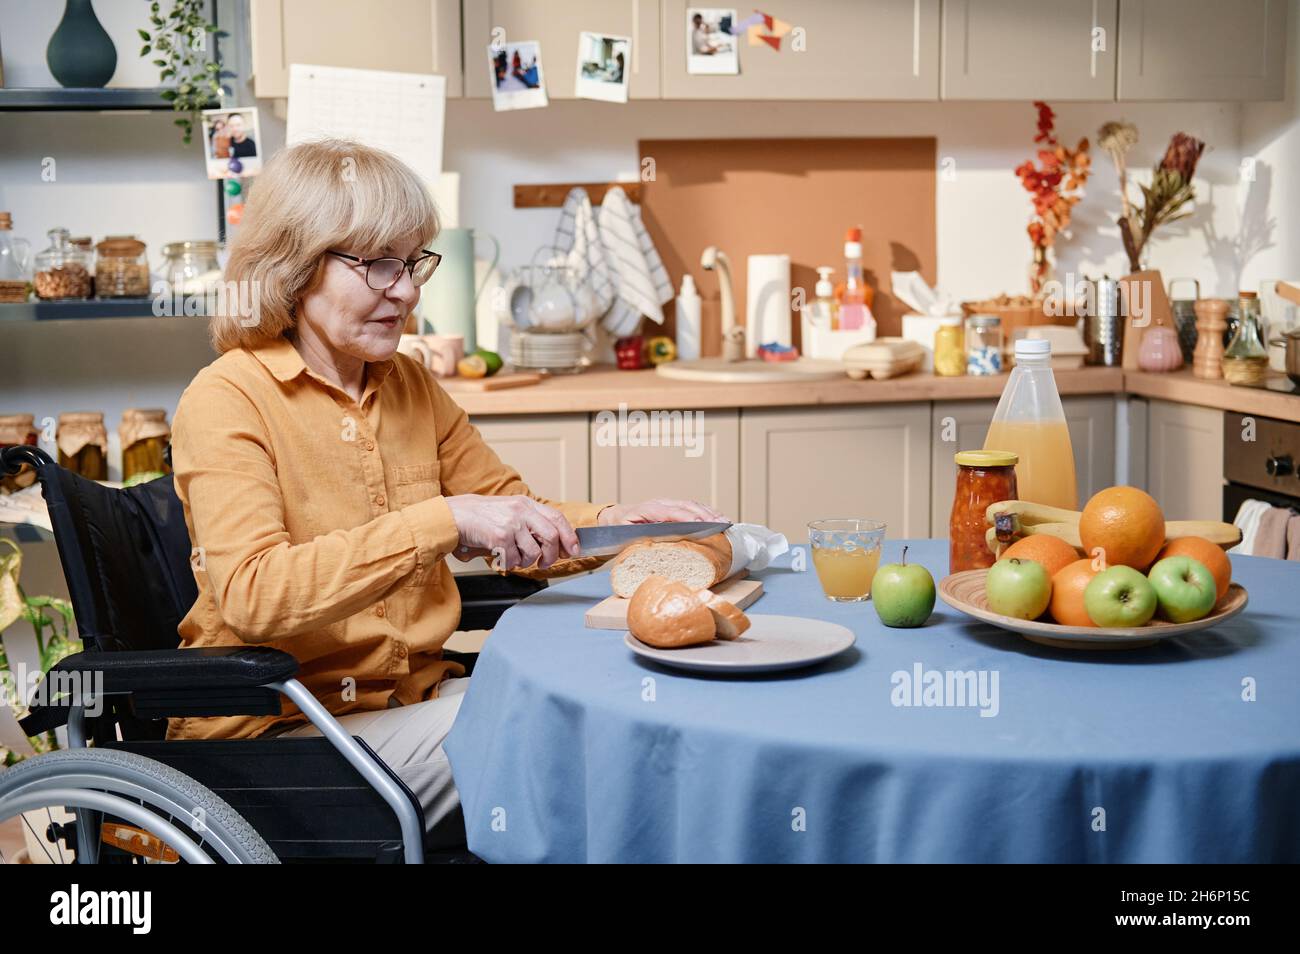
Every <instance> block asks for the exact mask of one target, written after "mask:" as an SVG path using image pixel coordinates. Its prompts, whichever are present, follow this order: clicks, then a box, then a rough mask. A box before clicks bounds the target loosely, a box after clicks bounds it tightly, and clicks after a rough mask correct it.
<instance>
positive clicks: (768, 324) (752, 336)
mask: <svg viewBox="0 0 1300 954" xmlns="http://www.w3.org/2000/svg"><path fill="white" fill-rule="evenodd" d="M745 289H746V291H745V356H746V357H748V358H752V357H754V356H755V355H756V354H757V353H758V346H759V345H761V344H768V343H769V342H772V341H775V342H778V343H779V344H783V345H789V344H793V343H794V340H793V338H792V337H791V332H790V256H789V255H751V256H749V262H748V281H747V282H746V285H745Z"/></svg>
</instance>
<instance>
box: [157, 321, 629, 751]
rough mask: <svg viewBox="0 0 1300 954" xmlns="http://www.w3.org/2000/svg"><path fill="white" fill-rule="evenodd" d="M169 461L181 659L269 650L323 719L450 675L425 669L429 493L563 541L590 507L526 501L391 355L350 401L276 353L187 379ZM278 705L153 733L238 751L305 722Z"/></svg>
mask: <svg viewBox="0 0 1300 954" xmlns="http://www.w3.org/2000/svg"><path fill="white" fill-rule="evenodd" d="M172 457H173V464H174V467H175V472H176V490H177V493H178V494H179V496H180V499H181V503H182V504H183V505H184V508H185V522H186V525H187V527H188V528H189V533H190V540H191V541H192V542H193V544H194V546H195V553H194V557H193V559H192V560H191V563H192V565H193V566H194V568H195V569H194V574H195V579H196V581H197V583H198V589H199V597H198V600H197V601H196V602H195V604H194V607H193V608H192V609H191V610H190V612H189V613H188V614H187V615H186V617H185V619H184V620H183V621H182V622H181V624H180V627H179V631H180V635H181V639H182V645H183V646H184V647H199V646H238V645H243V644H250V643H251V644H256V645H262V646H273V647H275V648H276V649H281V650H284V651H285V652H287V653H290V654H292V655H293V656H294V657H295V658H296V659H297V660H298V663H299V673H298V679H299V680H301V682H302V683H303V684H304V685H305V686H306V687H307V688H308V689H309V690H310V691H311V692H312V694H313V695H314V696H316V698H317V699H319V700H320V701H321V702H322V704H323V705H324V706H325V707H326V708H327V709H328V710H329V711H330V712H333V713H334V714H336V715H341V714H344V713H347V712H353V711H358V710H363V709H383V708H386V707H387V706H388V705H389V697H390V696H391V697H394V698H395V699H396V700H397V701H399V702H401V703H403V704H408V705H409V704H411V703H414V702H420V701H422V700H425V699H430V698H433V697H434V696H436V695H437V691H438V683H439V682H441V681H442V680H443V679H446V678H450V677H452V676H460V675H463V674H464V669H463V667H462V666H461V665H460V664H459V663H455V662H452V661H449V660H444V659H443V658H442V645H443V643H444V642H446V640H447V637H448V636H450V635H451V634H452V633H453V632H454V631H455V630H456V627H457V623H458V622H459V619H460V597H459V595H458V593H457V590H456V584H455V581H454V579H453V577H452V573H451V569H450V567H448V565H447V563H446V558H447V556H448V554H450V553H451V551H452V550H453V549H455V547H456V546H457V545H458V543H459V534H458V532H457V529H456V523H455V520H454V519H453V518H452V514H451V509H450V508H449V507H448V505H447V501H446V499H445V496H444V495H446V496H455V495H458V494H493V495H509V494H527V495H528V496H530V497H532V498H533V499H535V500H539V501H542V502H544V503H547V504H550V505H551V506H553V507H555V508H556V509H558V510H559V511H560V512H561V513H563V514H564V515H565V517H567V518H568V520H569V522H570V523H572V524H573V525H574V526H575V527H579V526H591V525H593V524H595V523H596V518H597V515H598V514H599V512H600V510H601V509H602V507H603V506H607V505H597V504H591V503H563V502H557V501H551V500H545V499H544V498H542V497H538V496H537V495H536V494H534V493H532V492H531V491H530V490H529V489H528V487H527V486H526V485H525V484H524V482H523V480H522V479H521V478H520V476H519V474H518V473H517V472H516V471H515V470H513V469H512V468H510V467H507V466H506V465H505V464H503V463H502V462H501V460H500V458H498V457H497V455H496V453H495V452H494V451H493V450H492V449H491V448H490V447H488V445H487V444H486V443H484V441H483V439H482V437H481V436H480V435H479V432H478V429H477V428H475V427H474V426H473V425H472V424H470V422H469V420H468V418H467V416H466V414H465V412H464V411H463V410H462V409H461V408H460V406H459V405H457V404H456V402H455V401H453V400H452V399H451V397H450V396H448V394H447V393H446V392H445V391H444V390H443V389H442V388H441V387H440V386H439V385H438V382H437V380H436V379H435V378H434V376H433V375H432V373H431V372H430V371H429V370H428V369H427V368H424V367H422V366H421V365H419V364H417V363H416V362H415V361H412V360H411V359H410V358H407V357H406V356H405V355H401V354H398V355H395V356H394V357H393V358H392V359H391V360H389V361H384V362H379V363H375V364H371V365H369V366H368V368H367V375H366V385H365V391H364V393H363V394H362V398H361V402H360V404H358V403H357V402H356V401H355V400H354V399H353V398H352V397H351V396H349V395H348V394H347V393H346V392H345V391H343V390H342V389H340V388H338V387H336V386H335V385H333V384H331V383H329V382H328V381H326V380H325V379H324V378H323V377H321V376H320V375H318V374H316V373H315V372H314V371H312V370H310V369H309V368H308V367H307V366H306V364H304V362H303V360H302V357H301V356H300V355H299V354H298V352H297V350H295V349H294V347H293V345H292V344H291V343H290V342H289V341H287V340H285V339H277V340H275V341H273V342H270V343H267V344H264V345H260V346H257V347H255V348H252V349H236V350H233V351H229V352H227V353H226V354H224V355H222V356H221V357H220V358H218V359H217V360H216V361H214V362H213V363H212V364H211V365H209V366H208V367H206V368H204V369H203V370H202V371H200V372H199V374H198V375H197V376H196V377H195V379H194V381H193V382H192V383H191V384H190V386H189V387H188V388H186V389H185V393H184V394H183V395H182V396H181V400H180V404H179V405H178V407H177V409H176V415H175V418H174V420H173V425H172ZM583 565H584V561H583V560H581V559H578V560H573V561H562V563H559V564H556V565H555V567H553V568H552V569H551V570H550V571H549V572H546V571H543V572H541V573H540V574H538V572H537V571H534V573H532V574H529V575H558V574H561V573H564V572H566V571H567V572H573V570H574V569H578V568H582V566H583ZM282 705H283V707H284V711H283V714H282V715H280V716H230V717H226V716H221V717H213V718H175V719H171V720H170V724H169V726H168V732H167V737H168V738H169V739H179V738H190V739H193V738H249V737H253V736H257V735H260V734H262V733H263V732H265V731H266V730H267V729H268V728H270V727H271V726H273V725H279V724H285V723H301V722H304V721H305V719H304V717H303V716H302V714H301V711H300V710H299V709H298V707H297V706H295V705H294V704H293V703H291V702H289V701H288V700H287V699H284V698H283V697H282Z"/></svg>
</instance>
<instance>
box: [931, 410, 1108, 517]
mask: <svg viewBox="0 0 1300 954" xmlns="http://www.w3.org/2000/svg"><path fill="white" fill-rule="evenodd" d="M1061 405H1062V407H1063V408H1064V410H1065V420H1066V424H1067V426H1068V427H1069V428H1070V449H1071V450H1072V451H1073V452H1074V475H1075V481H1076V482H1077V484H1078V487H1079V507H1080V508H1082V507H1083V505H1084V504H1085V503H1087V502H1088V498H1089V497H1091V496H1092V495H1093V494H1095V493H1096V492H1097V491H1099V490H1102V489H1103V488H1105V487H1110V486H1112V485H1113V484H1114V483H1115V399H1114V398H1112V397H1110V396H1109V395H1105V396H1100V397H1097V396H1076V397H1065V398H1062V399H1061ZM997 407H998V402H997V401H936V402H934V405H933V419H932V420H933V424H932V434H933V440H932V442H931V464H930V466H931V469H932V474H933V492H932V493H931V500H930V533H931V535H932V536H936V537H941V536H944V535H945V534H946V533H947V532H948V519H949V516H950V514H951V510H952V496H953V494H954V493H955V492H956V490H957V464H956V463H955V462H954V460H953V455H955V454H956V453H957V452H958V451H961V450H972V449H976V448H980V447H983V446H984V437H985V435H986V434H987V433H988V429H989V422H991V421H992V420H993V412H994V411H996V410H997Z"/></svg>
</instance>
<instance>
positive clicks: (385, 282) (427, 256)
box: [326, 249, 442, 291]
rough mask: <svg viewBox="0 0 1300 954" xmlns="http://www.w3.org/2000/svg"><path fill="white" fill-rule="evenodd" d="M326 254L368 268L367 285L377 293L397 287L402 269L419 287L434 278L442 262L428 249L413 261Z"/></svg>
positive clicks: (334, 253)
mask: <svg viewBox="0 0 1300 954" xmlns="http://www.w3.org/2000/svg"><path fill="white" fill-rule="evenodd" d="M326 254H327V255H336V256H338V257H339V258H345V259H347V260H348V261H350V262H356V263H357V264H358V265H364V266H366V284H367V285H369V286H370V287H371V288H373V289H374V290H375V291H387V290H388V289H390V288H392V287H393V286H394V285H396V284H397V282H398V280H399V279H400V278H401V277H402V269H406V270H407V271H408V272H410V274H411V282H412V284H414V285H415V286H416V287H419V286H420V285H423V284H424V283H425V282H427V281H428V280H429V279H430V278H432V277H433V273H434V272H435V271H437V269H438V264H439V263H440V262H441V261H442V256H441V255H439V254H438V253H437V252H431V251H429V250H428V249H423V250H422V251H421V254H420V256H419V257H418V258H412V259H406V258H393V257H390V256H385V257H383V258H358V257H357V256H355V255H346V254H344V253H343V252H335V251H333V250H331V251H329V252H327V253H326Z"/></svg>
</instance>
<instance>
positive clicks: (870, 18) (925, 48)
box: [660, 0, 1023, 100]
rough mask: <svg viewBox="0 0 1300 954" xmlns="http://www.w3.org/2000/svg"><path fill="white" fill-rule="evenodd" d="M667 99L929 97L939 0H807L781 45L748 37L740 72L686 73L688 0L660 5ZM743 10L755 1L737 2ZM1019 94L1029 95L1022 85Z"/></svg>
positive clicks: (786, 12) (785, 12)
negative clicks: (866, 0)
mask: <svg viewBox="0 0 1300 954" xmlns="http://www.w3.org/2000/svg"><path fill="white" fill-rule="evenodd" d="M660 6H661V8H662V11H663V16H662V20H661V27H660V30H661V34H660V35H661V43H662V44H663V96H664V98H665V99H719V100H728V99H733V100H734V99H739V100H747V99H748V100H760V99H766V100H788V99H812V100H837V99H850V100H851V99H860V100H866V99H882V100H918V99H919V100H926V99H930V100H932V99H935V98H937V96H938V95H939V0H874V2H872V3H859V2H855V0H800V2H799V3H798V4H787V5H786V6H785V8H784V9H774V10H771V11H770V12H771V13H772V15H773V16H775V17H778V18H780V19H783V20H785V21H786V22H788V23H790V24H791V25H792V26H793V27H795V28H796V29H798V30H799V31H801V33H800V35H799V40H798V42H796V43H793V44H792V38H793V37H794V34H793V32H792V33H790V34H787V35H786V36H785V37H783V38H782V40H781V49H780V51H777V50H773V49H771V48H770V47H769V46H768V45H767V44H760V45H758V46H750V45H749V43H748V42H747V40H745V39H744V38H742V39H741V42H740V46H739V49H738V53H739V57H740V73H739V74H738V75H722V76H702V75H693V74H690V73H687V72H686V51H687V19H686V11H687V8H688V6H691V5H690V4H687V3H686V2H685V0H662V2H661V4H660ZM735 9H736V12H737V14H738V15H739V16H741V17H744V16H746V15H748V14H749V13H750V11H751V8H750V7H737V8H735ZM1020 95H1023V90H1022V92H1021V94H1020Z"/></svg>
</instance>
